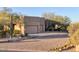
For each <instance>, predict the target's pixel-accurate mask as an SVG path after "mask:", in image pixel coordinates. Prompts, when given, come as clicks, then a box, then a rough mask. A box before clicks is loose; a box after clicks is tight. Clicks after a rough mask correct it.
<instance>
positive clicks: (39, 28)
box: [24, 16, 45, 33]
mask: <svg viewBox="0 0 79 59" xmlns="http://www.w3.org/2000/svg"><path fill="white" fill-rule="evenodd" d="M24 25H25V33H40V32H44V31H45V19H44V18H42V17H32V16H25V17H24Z"/></svg>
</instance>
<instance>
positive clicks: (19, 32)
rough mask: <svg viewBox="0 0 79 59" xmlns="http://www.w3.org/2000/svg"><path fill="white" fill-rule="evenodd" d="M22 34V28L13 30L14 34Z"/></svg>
mask: <svg viewBox="0 0 79 59" xmlns="http://www.w3.org/2000/svg"><path fill="white" fill-rule="evenodd" d="M20 34H21V31H20V30H14V31H13V36H17V35H20Z"/></svg>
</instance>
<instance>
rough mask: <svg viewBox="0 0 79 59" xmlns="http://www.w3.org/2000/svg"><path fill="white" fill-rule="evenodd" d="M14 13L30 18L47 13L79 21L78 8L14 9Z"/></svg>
mask: <svg viewBox="0 0 79 59" xmlns="http://www.w3.org/2000/svg"><path fill="white" fill-rule="evenodd" d="M12 9H13V12H17V13H19V12H21V13H22V14H24V15H29V16H41V15H42V14H43V13H45V12H52V13H55V14H57V15H62V16H68V17H70V19H71V21H72V22H78V21H79V8H78V7H12Z"/></svg>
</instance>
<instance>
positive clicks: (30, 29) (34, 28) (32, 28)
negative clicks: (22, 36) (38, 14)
mask: <svg viewBox="0 0 79 59" xmlns="http://www.w3.org/2000/svg"><path fill="white" fill-rule="evenodd" d="M26 31H27V33H37V32H38V26H27V29H26Z"/></svg>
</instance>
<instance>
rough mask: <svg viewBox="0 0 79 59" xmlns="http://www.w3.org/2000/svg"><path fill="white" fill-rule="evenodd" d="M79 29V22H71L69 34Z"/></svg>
mask: <svg viewBox="0 0 79 59" xmlns="http://www.w3.org/2000/svg"><path fill="white" fill-rule="evenodd" d="M78 29H79V23H74V24H70V25H69V26H68V28H67V30H68V32H69V36H72V35H73V34H74V33H75V32H76V31H77V30H78Z"/></svg>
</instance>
